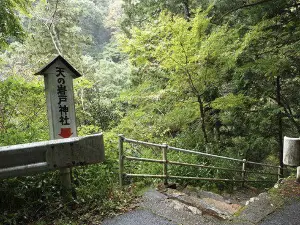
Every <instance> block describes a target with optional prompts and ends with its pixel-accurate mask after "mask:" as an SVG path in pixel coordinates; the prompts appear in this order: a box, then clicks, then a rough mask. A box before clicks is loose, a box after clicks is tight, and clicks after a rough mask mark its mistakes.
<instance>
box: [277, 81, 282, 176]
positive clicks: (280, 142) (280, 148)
mask: <svg viewBox="0 0 300 225" xmlns="http://www.w3.org/2000/svg"><path fill="white" fill-rule="evenodd" d="M276 100H277V103H278V106H280V107H281V104H280V103H281V86H280V76H278V77H277V78H276ZM277 118H278V134H277V135H278V136H277V138H278V147H279V162H280V167H281V169H280V175H281V176H282V175H283V170H282V168H283V140H282V128H283V126H282V113H281V112H279V113H278V115H277Z"/></svg>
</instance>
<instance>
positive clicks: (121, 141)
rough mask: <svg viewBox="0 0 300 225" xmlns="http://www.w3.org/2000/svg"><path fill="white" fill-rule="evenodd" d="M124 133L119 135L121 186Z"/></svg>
mask: <svg viewBox="0 0 300 225" xmlns="http://www.w3.org/2000/svg"><path fill="white" fill-rule="evenodd" d="M123 142H124V135H123V134H120V135H119V182H120V186H121V187H122V186H123V170H124V149H123Z"/></svg>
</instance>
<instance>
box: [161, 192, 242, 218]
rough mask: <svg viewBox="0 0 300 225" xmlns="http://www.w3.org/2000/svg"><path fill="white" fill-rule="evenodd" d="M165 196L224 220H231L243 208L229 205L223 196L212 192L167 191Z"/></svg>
mask: <svg viewBox="0 0 300 225" xmlns="http://www.w3.org/2000/svg"><path fill="white" fill-rule="evenodd" d="M164 194H165V195H166V196H168V198H170V199H175V200H178V201H180V202H182V203H184V204H185V205H188V206H191V207H195V208H197V209H198V210H200V211H201V212H202V214H207V215H210V216H214V217H217V218H219V219H223V220H225V219H230V218H231V217H232V216H233V215H234V214H235V213H236V212H237V211H238V210H239V209H240V208H241V207H242V206H241V205H239V204H231V203H228V202H226V200H225V199H224V198H223V197H222V196H220V195H218V194H214V193H212V192H206V191H200V192H199V191H197V192H188V191H178V190H173V189H167V190H166V191H165V193H164Z"/></svg>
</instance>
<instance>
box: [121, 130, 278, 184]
mask: <svg viewBox="0 0 300 225" xmlns="http://www.w3.org/2000/svg"><path fill="white" fill-rule="evenodd" d="M124 142H128V143H134V144H140V145H143V146H148V147H157V148H161V150H162V159H161V160H159V159H149V158H140V157H132V156H126V155H124ZM169 151H177V152H183V153H186V154H196V155H201V156H205V157H211V158H217V159H223V160H229V161H233V162H237V163H242V167H241V169H232V168H224V167H216V166H208V165H201V164H191V163H186V162H175V161H169V160H168V156H167V153H168V152H169ZM125 160H130V161H141V162H153V163H160V164H162V165H163V168H162V174H161V175H153V174H127V173H124V161H125ZM247 164H253V165H259V166H264V167H269V168H276V169H277V173H268V172H258V171H250V170H246V165H247ZM168 165H179V166H191V167H198V168H207V169H217V170H224V171H232V172H237V173H241V179H239V180H235V179H219V178H208V177H188V176H172V175H169V174H168ZM119 169H120V171H119V181H120V185H121V186H123V179H124V177H148V178H162V179H163V180H164V184H167V183H168V179H191V180H206V181H232V182H241V183H242V185H244V184H245V183H246V182H274V180H273V181H272V180H247V179H246V174H247V173H255V174H264V175H273V176H277V177H278V179H279V178H280V177H281V173H280V171H281V169H282V168H281V167H280V166H275V165H269V164H265V163H258V162H252V161H247V160H246V159H235V158H230V157H225V156H219V155H213V154H208V153H204V152H197V151H193V150H187V149H182V148H176V147H172V146H168V145H167V144H155V143H150V142H144V141H137V140H133V139H129V138H125V137H124V136H123V135H119Z"/></svg>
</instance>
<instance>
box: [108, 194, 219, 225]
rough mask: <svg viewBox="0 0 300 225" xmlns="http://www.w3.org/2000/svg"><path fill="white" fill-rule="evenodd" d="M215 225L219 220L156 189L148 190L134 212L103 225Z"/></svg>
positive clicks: (109, 220) (112, 219)
mask: <svg viewBox="0 0 300 225" xmlns="http://www.w3.org/2000/svg"><path fill="white" fill-rule="evenodd" d="M118 224H120V225H121V224H122V225H160V224H161V225H176V224H184V225H214V224H219V222H218V220H217V219H215V218H213V217H210V216H206V215H202V212H201V211H200V210H199V209H197V208H195V207H193V206H189V205H186V204H183V203H181V202H180V201H177V200H175V199H170V198H168V197H167V196H166V195H164V194H162V193H160V192H158V191H156V190H154V189H150V190H148V191H147V192H146V193H145V194H144V196H143V200H142V202H141V203H140V206H139V207H138V208H137V209H135V210H133V211H132V212H128V213H125V214H123V215H120V216H117V217H114V218H111V219H106V220H104V221H103V222H102V225H118Z"/></svg>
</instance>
